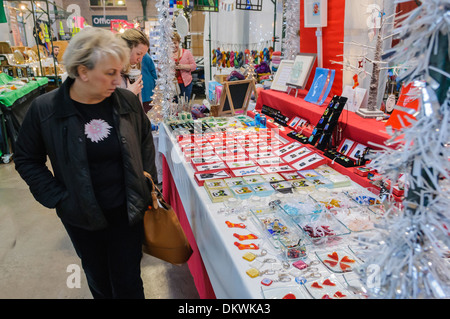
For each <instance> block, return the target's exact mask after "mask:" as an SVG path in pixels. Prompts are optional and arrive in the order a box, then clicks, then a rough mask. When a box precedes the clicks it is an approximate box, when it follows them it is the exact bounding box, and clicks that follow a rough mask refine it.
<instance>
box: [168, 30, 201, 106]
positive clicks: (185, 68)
mask: <svg viewBox="0 0 450 319" xmlns="http://www.w3.org/2000/svg"><path fill="white" fill-rule="evenodd" d="M172 41H173V59H174V61H175V74H176V78H177V82H178V85H179V87H180V92H181V93H180V96H181V98H186V99H187V100H188V101H189V100H190V99H191V95H192V71H195V69H197V64H196V63H195V60H194V56H193V55H192V53H191V51H189V50H185V49H182V48H181V47H180V42H181V37H180V35H179V34H178V33H176V32H175V33H174V34H173V36H172Z"/></svg>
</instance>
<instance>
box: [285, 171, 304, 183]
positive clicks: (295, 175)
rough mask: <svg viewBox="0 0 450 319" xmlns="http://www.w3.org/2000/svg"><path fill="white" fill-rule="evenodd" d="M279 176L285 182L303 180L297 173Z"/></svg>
mask: <svg viewBox="0 0 450 319" xmlns="http://www.w3.org/2000/svg"><path fill="white" fill-rule="evenodd" d="M280 175H281V176H283V178H284V179H285V180H287V181H289V180H293V179H300V178H303V176H302V175H301V174H300V173H298V172H288V173H280Z"/></svg>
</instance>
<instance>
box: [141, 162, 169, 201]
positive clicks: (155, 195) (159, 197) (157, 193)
mask: <svg viewBox="0 0 450 319" xmlns="http://www.w3.org/2000/svg"><path fill="white" fill-rule="evenodd" d="M144 176H145V177H146V178H147V181H150V182H151V185H152V186H151V189H152V201H153V207H155V208H156V207H158V202H159V203H160V204H161V205H162V206H163V207H164V208H167V207H168V205H167V203H166V201H165V200H164V197H163V194H162V192H161V190H160V189H159V188H158V187H157V186H156V185H155V183H154V182H153V178H152V176H151V175H150V174H149V173H148V172H146V171H144Z"/></svg>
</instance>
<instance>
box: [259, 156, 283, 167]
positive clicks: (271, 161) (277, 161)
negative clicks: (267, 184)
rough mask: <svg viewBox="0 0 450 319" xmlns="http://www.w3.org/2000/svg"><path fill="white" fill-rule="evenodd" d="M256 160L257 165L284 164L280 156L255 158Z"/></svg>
mask: <svg viewBox="0 0 450 319" xmlns="http://www.w3.org/2000/svg"><path fill="white" fill-rule="evenodd" d="M256 162H257V163H258V165H259V166H271V165H275V166H277V165H283V164H286V162H285V161H283V159H281V157H265V158H260V159H257V160H256Z"/></svg>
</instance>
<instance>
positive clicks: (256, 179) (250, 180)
mask: <svg viewBox="0 0 450 319" xmlns="http://www.w3.org/2000/svg"><path fill="white" fill-rule="evenodd" d="M242 179H243V180H244V182H246V183H247V184H258V183H264V182H265V181H266V180H265V179H264V178H263V177H262V175H251V176H243V177H242Z"/></svg>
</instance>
